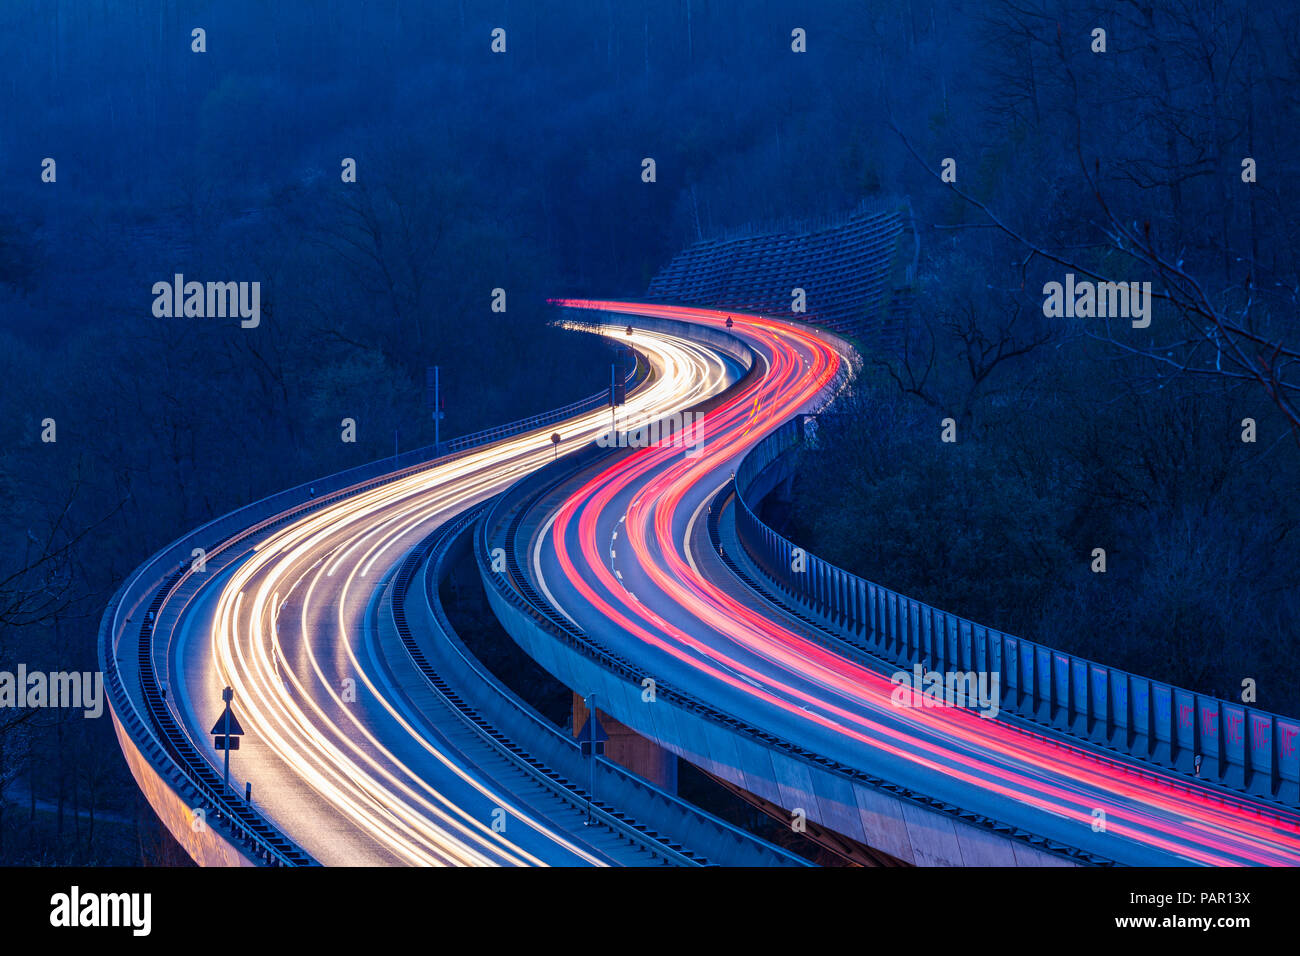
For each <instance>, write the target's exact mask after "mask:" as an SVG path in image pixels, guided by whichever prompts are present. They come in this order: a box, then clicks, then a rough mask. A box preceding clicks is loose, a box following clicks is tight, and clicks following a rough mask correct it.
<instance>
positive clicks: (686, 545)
mask: <svg viewBox="0 0 1300 956" xmlns="http://www.w3.org/2000/svg"><path fill="white" fill-rule="evenodd" d="M729 481H731V479H730V478H725V479H723V481H722V483H721V484H719V485H718V486H717V487H716V488H714V489H713V490H712V491H710V492H709V493H708V494H707V495H705V496H704V499H703V500H702V501H701V502H700V503H699V505H698V506H697V507H696V509H695V510H694V511H692V512H691V517H690V520H689V521H687V522H686V533H685V534H684V535H683V536H682V551H683V552H684V553H685V554H686V563H687V564H689V565H690V566H691V570H692V571H694V572H695V573H696V574H699V573H700V569H699V568H698V567H696V566H695V556H694V555H693V554H691V529H692V528H694V527H695V519H696V518H698V517H699V516H700V512H701V511H703V510H704V506H705V505H707V504H708V503H709V502H710V501H712V500H713V496H714V495H716V494H717V493H718V492H719V491H721V490H722V488H723V487H724V486H725V485H726V484H727V482H729ZM700 576H701V577H703V575H700Z"/></svg>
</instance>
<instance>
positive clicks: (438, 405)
mask: <svg viewBox="0 0 1300 956" xmlns="http://www.w3.org/2000/svg"><path fill="white" fill-rule="evenodd" d="M441 418H442V402H441V401H439V397H438V366H436V365H435V366H434V367H433V453H434V454H435V455H436V454H437V453H438V446H439V445H440V444H441V443H442V438H441V435H442V422H441V421H439V419H441Z"/></svg>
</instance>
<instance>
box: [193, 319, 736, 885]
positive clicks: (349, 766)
mask: <svg viewBox="0 0 1300 956" xmlns="http://www.w3.org/2000/svg"><path fill="white" fill-rule="evenodd" d="M619 339H620V341H623V342H626V343H628V344H631V345H632V346H634V347H635V348H636V349H637V351H638V352H640V353H641V354H642V355H643V356H645V357H646V358H647V359H648V361H649V363H650V365H651V368H652V374H651V377H650V381H649V383H648V384H647V385H645V386H644V387H643V388H641V389H640V390H638V391H636V392H635V393H633V394H632V395H630V396H629V398H628V404H627V405H625V406H622V407H620V408H619V409H618V419H619V427H620V428H623V427H635V426H637V425H639V424H643V423H645V422H647V421H649V420H651V419H652V418H654V417H657V416H659V415H661V414H663V413H665V412H671V411H673V410H676V409H681V408H685V407H687V406H689V405H692V404H694V403H696V402H698V401H700V400H702V399H704V398H706V397H708V396H711V395H714V394H716V393H718V392H720V391H722V390H724V389H725V388H726V387H727V386H728V385H729V384H730V383H731V382H732V381H733V380H734V379H735V377H736V374H737V369H736V367H735V364H734V362H731V361H730V360H728V359H725V358H723V357H721V356H719V355H718V354H716V353H715V352H714V351H712V350H710V349H708V348H705V347H702V346H700V345H698V344H695V343H693V342H690V341H686V340H683V339H679V338H674V337H672V336H669V335H662V334H658V333H654V332H645V331H637V332H634V333H632V334H623V333H622V332H621V331H620V334H619ZM609 428H610V412H609V409H608V408H605V409H604V410H598V411H593V412H588V413H586V414H584V415H580V416H578V417H576V418H573V419H570V420H568V421H566V422H562V423H560V424H559V425H556V426H549V427H547V428H544V429H540V430H537V431H532V432H528V433H525V434H522V435H519V436H516V437H512V438H508V439H505V440H502V441H499V442H497V443H494V444H492V445H488V446H485V447H482V448H479V449H477V450H475V451H472V452H470V453H467V454H465V455H462V456H460V457H457V458H455V459H454V460H452V461H450V462H447V463H445V464H443V465H440V466H438V467H436V468H434V469H431V470H426V471H422V472H420V473H418V474H414V475H411V476H409V477H405V478H402V479H400V480H397V481H394V482H391V483H388V484H385V485H382V486H380V487H378V488H374V489H372V490H369V491H366V492H363V493H360V494H357V495H354V496H352V497H347V498H344V499H343V500H341V501H338V502H335V503H332V504H330V505H328V506H326V507H324V508H322V509H320V510H318V511H315V512H312V513H311V514H309V515H307V516H305V517H301V518H299V519H297V520H294V521H292V522H291V523H288V524H286V525H283V526H281V527H279V528H277V529H276V530H275V531H274V532H272V533H270V534H269V535H266V536H263V537H262V538H261V539H260V540H258V541H257V543H256V546H255V547H254V548H252V549H250V550H247V551H246V552H245V553H243V554H242V555H241V556H240V557H239V558H238V560H235V561H233V562H231V563H230V564H228V565H227V566H225V567H224V568H222V569H221V570H220V571H219V572H218V573H216V574H214V575H213V577H212V580H210V581H207V582H206V583H205V585H204V586H203V587H202V588H201V589H200V590H199V591H198V592H197V593H196V594H195V595H193V596H192V597H191V598H190V599H189V601H188V604H187V605H186V607H185V611H184V615H183V617H182V619H181V624H180V627H179V629H178V632H177V633H178V637H177V639H176V640H175V641H174V643H173V646H172V647H171V648H170V653H169V656H168V673H169V675H170V685H171V693H170V694H169V696H168V702H169V706H170V707H171V708H172V709H173V711H174V713H175V715H176V717H177V719H178V722H179V723H180V724H181V726H182V727H185V728H188V730H189V733H190V736H191V738H192V739H193V741H194V743H195V745H196V746H197V747H198V748H199V749H200V751H201V752H202V753H204V754H205V755H206V756H207V757H208V759H209V760H210V761H211V762H212V763H213V765H214V766H218V767H219V766H220V765H221V755H220V754H218V753H217V752H216V751H215V750H214V749H213V742H212V738H211V737H207V736H204V735H203V731H204V730H205V729H206V728H207V727H208V726H210V725H211V724H212V722H213V720H214V718H215V716H216V715H217V714H219V713H220V712H221V708H222V704H221V698H220V693H221V688H222V687H224V686H226V685H229V686H231V687H233V688H234V691H235V702H236V703H235V711H236V715H237V717H238V719H239V721H240V722H241V723H242V725H243V729H244V730H245V731H246V736H245V737H244V738H243V743H242V749H240V750H239V751H238V752H237V753H235V754H234V755H233V758H232V778H233V779H232V787H233V788H234V789H235V791H236V792H238V793H240V794H241V795H242V793H243V790H244V782H245V781H251V782H252V784H253V801H254V804H255V805H256V806H257V808H258V809H259V810H260V811H261V812H262V814H263V815H264V816H265V817H267V818H268V819H269V820H270V821H271V822H272V823H273V824H274V825H275V826H276V827H277V828H279V829H280V830H281V831H282V832H284V833H285V834H286V835H287V836H288V837H290V838H291V839H292V840H294V841H295V842H296V843H297V844H298V845H299V846H301V847H302V848H303V849H304V850H306V851H307V852H308V853H309V854H311V856H312V857H313V858H314V859H316V860H317V861H319V862H321V863H324V864H348V865H390V864H411V865H467V866H477V865H611V864H646V863H655V862H659V861H658V860H656V859H655V858H654V856H653V855H652V854H651V853H650V852H649V851H647V850H646V849H644V848H642V847H638V846H635V845H632V844H631V843H630V842H628V841H625V840H622V839H620V838H618V837H616V835H614V834H612V833H611V832H609V831H606V830H602V829H601V828H600V827H591V828H587V827H584V826H583V825H582V822H583V818H582V814H581V813H579V812H577V811H576V810H574V808H573V807H571V806H569V805H568V804H566V803H564V802H563V801H561V800H559V799H558V798H556V797H555V796H554V795H553V794H550V793H548V792H547V791H546V790H545V788H543V787H540V786H538V785H537V783H536V781H535V780H532V779H529V778H528V776H527V775H526V774H523V773H521V772H519V771H518V769H517V768H514V767H512V766H510V765H509V764H508V762H507V761H505V760H503V759H501V757H500V755H499V754H495V753H493V752H491V751H490V750H489V749H488V748H485V747H484V746H483V744H482V742H481V741H478V740H476V739H474V737H473V735H472V734H469V733H467V732H466V731H465V730H464V728H463V727H460V726H459V724H458V722H457V721H456V720H455V719H454V718H453V717H452V716H450V715H447V714H442V713H440V712H439V710H438V709H437V707H436V706H434V704H433V702H432V701H431V700H430V699H428V698H427V695H426V696H421V695H420V693H419V691H418V685H419V683H420V679H419V677H418V675H416V674H415V673H414V672H413V671H412V670H411V669H410V664H409V661H407V660H406V658H405V654H404V652H402V651H401V650H400V645H398V644H397V638H396V636H395V634H394V633H393V627H392V621H391V617H390V616H389V615H387V614H384V613H382V611H383V608H384V607H385V600H386V599H387V600H391V597H389V596H388V595H387V584H388V582H389V579H390V578H391V576H392V572H393V571H394V570H395V569H396V567H397V566H398V565H399V564H400V563H401V561H402V560H403V559H404V558H405V556H406V555H407V554H408V553H409V552H410V550H411V549H412V548H413V547H414V546H415V545H416V544H418V543H419V542H420V541H421V540H422V539H423V538H425V537H426V536H427V535H429V534H430V532H431V531H432V530H433V529H435V528H437V527H438V526H439V525H440V524H442V523H443V522H445V521H448V520H450V519H451V518H452V517H453V516H455V515H457V514H459V513H461V512H463V511H464V510H465V509H467V508H469V507H471V506H473V505H474V504H476V503H478V502H481V501H483V500H485V499H487V498H489V497H491V496H493V495H495V494H497V493H499V492H500V491H501V490H503V489H504V488H505V487H507V486H508V485H510V484H511V483H512V482H514V481H515V480H517V479H518V478H520V477H521V476H523V475H525V474H527V473H529V472H531V471H533V470H535V469H537V468H539V467H541V466H542V465H544V464H545V463H547V462H549V461H551V460H552V458H553V456H555V455H556V454H557V453H567V452H568V451H572V450H576V449H578V448H581V447H583V446H584V445H587V444H589V443H590V442H591V441H593V440H594V439H596V438H597V437H598V436H600V435H601V434H604V433H606V432H608V431H609ZM552 431H558V432H559V433H560V434H561V435H562V438H563V441H562V445H561V446H560V448H559V449H556V448H554V447H553V445H552V442H551V433H552Z"/></svg>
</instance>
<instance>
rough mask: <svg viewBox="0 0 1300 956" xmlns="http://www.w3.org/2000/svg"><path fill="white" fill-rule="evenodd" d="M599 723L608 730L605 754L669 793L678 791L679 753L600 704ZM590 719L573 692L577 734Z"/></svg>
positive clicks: (581, 702) (574, 731)
mask: <svg viewBox="0 0 1300 956" xmlns="http://www.w3.org/2000/svg"><path fill="white" fill-rule="evenodd" d="M596 714H597V717H598V719H599V720H600V726H601V727H603V728H604V730H605V733H607V734H609V741H608V742H607V743H606V744H605V756H606V757H608V758H609V759H610V760H612V761H613V762H614V763H616V764H618V765H619V766H620V767H623V768H625V769H627V770H630V771H632V772H633V773H634V774H636V775H637V776H638V777H644V778H645V779H646V780H649V781H650V782H651V783H653V784H654V785H655V786H657V787H659V788H660V789H662V790H667V791H668V792H669V793H676V792H677V755H676V754H675V753H673V752H672V751H671V750H667V749H665V748H663V747H660V746H659V745H658V744H657V743H655V742H654V741H652V740H648V739H646V738H645V737H642V736H641V735H640V734H638V733H637V732H636V731H635V730H633V729H632V728H631V727H629V726H627V724H624V723H620V722H619V721H617V720H615V719H614V718H613V717H611V716H610V715H609V714H607V713H605V712H604V711H603V710H601V709H600V708H599V707H597V708H596ZM586 722H587V705H586V703H585V702H584V701H583V698H582V695H581V694H574V695H573V735H574V736H575V737H576V736H577V735H578V731H579V730H581V729H582V725H583V724H585V723H586Z"/></svg>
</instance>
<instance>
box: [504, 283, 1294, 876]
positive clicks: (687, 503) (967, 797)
mask: <svg viewBox="0 0 1300 956" xmlns="http://www.w3.org/2000/svg"><path fill="white" fill-rule="evenodd" d="M559 304H561V305H564V306H567V307H569V308H573V309H590V310H599V311H605V312H617V313H624V314H627V315H630V316H653V317H660V318H670V319H677V320H683V321H688V322H692V323H698V324H700V325H703V326H705V327H710V328H721V327H723V325H724V323H725V321H726V318H727V313H723V312H718V311H713V310H706V309H692V308H680V307H669V306H657V305H642V304H636V303H622V302H602V301H587V300H567V301H563V302H561V303H559ZM736 319H737V322H736V327H735V329H734V330H733V331H734V333H735V334H737V335H738V336H740V337H741V338H742V339H743V340H744V341H746V342H747V343H748V344H749V345H750V347H751V348H752V349H753V350H754V351H755V353H756V354H757V355H758V356H759V361H760V365H761V368H760V372H761V374H759V375H756V376H752V377H751V378H750V379H749V380H747V382H746V383H745V384H744V385H743V387H742V388H740V389H738V390H735V391H734V393H732V394H730V395H729V396H728V398H727V400H726V401H725V402H723V403H721V404H720V405H719V406H718V407H716V408H715V409H714V410H713V411H711V412H710V413H709V414H708V416H707V418H706V420H705V422H704V426H703V448H702V450H701V449H699V448H694V447H692V448H687V447H684V446H683V444H682V443H673V442H667V443H662V444H660V445H658V446H655V447H649V448H642V449H639V450H636V451H635V452H633V453H631V454H625V455H622V456H617V457H614V458H613V459H612V460H610V461H608V462H605V463H603V464H602V465H601V466H600V467H598V468H592V469H587V470H586V471H584V472H582V473H581V474H580V476H579V477H578V478H577V479H575V480H574V481H572V482H571V483H570V484H569V485H568V486H566V488H565V495H564V497H563V499H562V500H561V501H560V502H559V504H558V505H557V504H551V505H548V506H546V507H545V508H544V509H543V510H541V511H540V512H539V513H537V514H534V515H531V516H530V521H533V522H535V524H536V527H537V531H536V533H535V534H534V535H533V538H532V540H531V543H530V545H529V551H530V553H529V555H528V556H527V568H528V571H527V573H528V574H529V576H530V577H531V578H532V579H533V580H534V583H535V586H536V587H537V589H538V590H539V591H540V592H541V593H543V594H544V595H546V597H547V600H549V601H550V602H551V603H552V604H553V605H554V606H555V607H556V609H557V610H559V611H560V612H561V613H562V614H564V615H565V616H566V617H568V618H569V619H570V621H572V622H573V623H574V624H575V625H576V626H577V627H579V628H581V629H582V630H583V631H584V632H586V633H587V634H590V635H592V636H593V637H594V638H596V639H597V640H598V641H599V642H600V643H602V644H604V645H605V646H606V647H607V648H609V649H610V650H611V651H613V652H614V653H615V654H617V655H620V656H621V657H623V658H625V659H627V660H631V661H635V662H636V663H637V664H638V665H639V666H640V667H642V668H644V669H645V670H646V671H647V672H649V673H652V674H655V675H661V678H662V680H663V681H664V682H665V683H668V684H671V685H672V686H673V687H675V688H677V689H680V690H681V691H683V692H685V693H686V694H688V695H690V696H692V697H695V698H696V699H699V700H702V701H705V702H707V703H708V704H709V705H711V706H712V707H714V708H717V709H718V710H720V711H722V712H724V713H727V714H731V715H734V716H735V717H737V718H739V719H740V720H742V721H744V722H746V723H748V724H750V725H752V726H754V727H758V728H761V729H762V730H765V731H768V732H770V733H771V734H774V735H776V736H777V737H779V738H781V739H784V740H788V741H795V742H797V743H798V744H799V745H800V746H802V747H804V748H807V749H810V750H813V751H815V752H817V753H819V754H822V755H824V756H825V757H828V758H831V759H833V760H835V761H837V762H839V763H841V764H843V765H846V766H848V767H852V768H857V769H860V770H862V771H865V772H868V773H871V774H875V775H878V776H880V777H883V778H885V779H887V780H889V781H891V782H893V783H896V784H899V785H901V786H905V787H909V788H913V789H915V790H917V791H920V792H923V793H926V794H930V795H932V796H934V797H937V798H939V799H941V800H944V801H948V802H950V803H951V804H953V805H955V806H956V807H960V808H963V809H964V810H967V811H971V812H974V813H977V814H984V815H986V816H988V817H991V818H994V819H1008V818H1010V819H1014V820H1015V822H1016V824H1017V825H1019V826H1022V827H1024V828H1026V829H1028V830H1030V831H1032V832H1034V833H1037V834H1041V835H1042V836H1045V837H1047V838H1049V839H1053V840H1056V841H1059V842H1061V843H1063V844H1066V845H1069V846H1074V847H1080V848H1082V849H1084V850H1087V851H1089V852H1092V853H1095V854H1097V855H1098V856H1101V857H1103V858H1106V859H1111V860H1115V861H1118V862H1124V863H1134V864H1181V865H1186V864H1197V865H1211V866H1222V865H1249V864H1255V865H1261V864H1262V865H1295V864H1298V863H1300V816H1296V815H1292V814H1287V813H1284V812H1278V811H1276V810H1274V809H1271V808H1268V807H1265V806H1261V805H1260V804H1257V803H1254V802H1252V801H1250V800H1248V799H1244V798H1240V797H1238V796H1236V795H1235V794H1233V793H1231V792H1230V791H1227V790H1225V789H1223V788H1219V787H1214V786H1210V785H1201V784H1198V783H1190V784H1189V782H1188V781H1187V780H1186V778H1182V777H1175V776H1174V775H1173V774H1170V773H1166V772H1163V771H1161V770H1160V769H1159V768H1156V767H1153V766H1151V765H1145V764H1144V765H1142V766H1140V767H1139V766H1137V765H1136V762H1135V761H1128V760H1127V759H1126V758H1124V759H1117V758H1115V757H1114V756H1113V755H1105V756H1103V755H1100V754H1099V753H1097V752H1094V751H1091V750H1089V749H1088V748H1087V747H1084V746H1081V745H1079V744H1077V743H1073V742H1070V741H1069V740H1067V739H1066V738H1063V737H1062V738H1058V737H1055V736H1052V735H1051V734H1049V733H1044V732H1042V731H1041V730H1030V729H1028V728H1027V727H1026V726H1024V725H1022V724H1019V723H1017V722H1016V721H1015V720H1012V719H1005V718H997V719H986V718H984V717H982V716H980V715H979V714H978V713H976V712H975V711H974V710H971V709H967V708H960V707H952V706H938V707H934V706H922V703H923V702H922V701H921V700H920V699H919V698H918V697H916V696H914V695H911V694H908V693H903V694H901V695H900V693H899V687H898V686H897V685H895V684H893V683H892V682H891V681H890V678H889V675H888V673H887V672H886V671H885V670H883V669H882V668H881V667H880V666H879V665H877V664H876V663H874V662H873V661H871V660H869V659H867V658H865V656H863V655H856V654H852V653H850V652H849V651H848V650H847V649H846V648H842V647H834V646H830V645H829V644H828V642H826V641H825V639H824V638H823V639H820V640H819V639H817V637H816V636H815V635H814V634H813V633H812V632H811V631H809V630H808V629H806V628H805V627H803V626H802V625H801V624H800V623H799V622H798V621H797V620H794V619H793V618H789V617H787V616H786V615H785V614H783V613H782V612H781V611H780V610H779V609H777V608H775V607H772V606H770V605H767V604H764V603H763V602H761V601H759V600H758V599H756V598H755V597H754V596H753V595H751V594H749V593H748V592H747V591H746V590H745V589H744V588H743V587H739V586H738V582H737V581H736V580H735V579H734V578H732V577H731V576H730V575H729V573H728V572H727V571H726V570H725V568H723V567H722V565H721V563H720V562H719V561H717V560H716V555H715V554H713V552H712V550H711V548H710V546H709V542H708V539H707V535H706V534H705V532H704V528H703V525H704V524H705V520H704V515H705V513H706V509H707V507H708V506H709V503H710V501H711V499H712V498H713V496H714V494H715V493H716V492H717V491H718V490H719V489H721V488H723V487H724V486H725V485H726V484H727V482H728V481H729V479H730V477H731V474H732V470H733V469H734V467H735V465H736V464H737V463H738V462H739V460H740V458H741V457H742V456H743V455H744V453H745V452H746V451H747V450H748V449H749V448H751V447H752V446H753V445H754V444H755V443H756V442H757V441H758V440H759V439H761V438H762V437H763V436H764V435H766V434H767V433H768V432H770V431H771V430H772V429H774V428H775V427H776V426H778V425H780V424H781V423H783V422H785V421H786V420H788V419H789V418H790V417H792V416H793V415H795V414H797V413H799V412H801V411H809V410H812V409H814V408H816V407H817V406H818V405H819V404H822V403H824V402H826V401H827V400H828V399H829V398H830V397H831V395H832V393H833V392H834V390H835V388H836V387H837V385H838V384H839V383H840V382H842V381H843V380H844V378H845V376H846V375H847V374H848V373H849V369H848V361H849V357H848V356H847V355H845V354H841V353H840V352H839V351H837V348H836V347H835V345H834V344H833V343H832V341H831V340H829V339H828V338H826V337H823V336H821V335H820V334H818V333H817V332H816V331H815V330H813V329H811V328H808V327H800V326H796V325H794V324H792V323H787V322H781V321H777V320H772V319H767V318H762V317H756V316H748V315H746V316H736ZM548 500H549V501H551V502H554V500H555V499H554V498H550V499H548ZM522 561H523V556H521V563H522ZM891 669H892V668H891ZM616 716H620V717H621V719H627V717H626V715H618V714H616ZM1098 811H1100V812H1101V814H1102V815H1103V817H1102V818H1103V819H1104V825H1103V826H1102V827H1101V828H1100V829H1099V828H1098V827H1097V825H1096V824H1097V820H1098V819H1099V814H1098Z"/></svg>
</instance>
